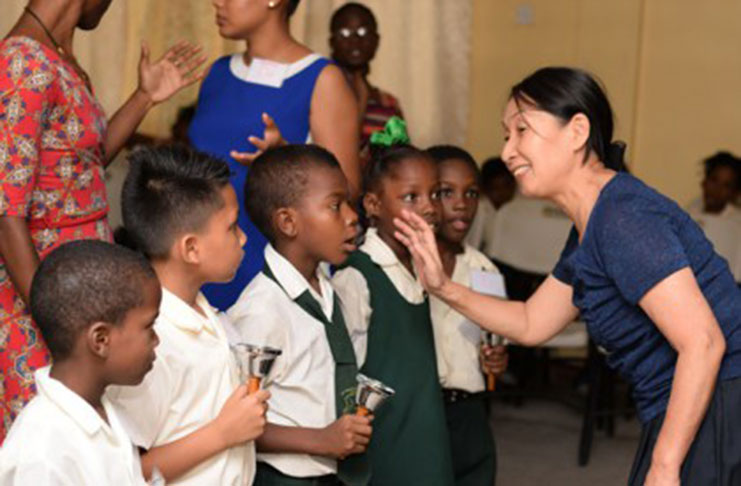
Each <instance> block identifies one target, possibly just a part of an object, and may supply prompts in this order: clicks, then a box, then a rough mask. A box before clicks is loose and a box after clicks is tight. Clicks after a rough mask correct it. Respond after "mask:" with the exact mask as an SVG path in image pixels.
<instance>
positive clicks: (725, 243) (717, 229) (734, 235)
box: [693, 214, 741, 282]
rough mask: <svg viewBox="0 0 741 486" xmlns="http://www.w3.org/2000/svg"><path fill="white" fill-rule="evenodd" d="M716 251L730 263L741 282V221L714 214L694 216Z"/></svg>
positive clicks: (737, 279) (738, 280)
mask: <svg viewBox="0 0 741 486" xmlns="http://www.w3.org/2000/svg"><path fill="white" fill-rule="evenodd" d="M693 216H694V218H695V221H697V224H699V225H700V227H701V228H702V229H703V231H704V232H705V236H707V238H708V240H710V242H711V243H712V244H713V247H714V248H715V251H716V252H718V254H719V255H720V256H722V257H723V258H725V259H726V260H727V261H728V265H729V266H730V267H731V271H732V272H733V274H734V277H735V278H736V281H737V282H741V221H739V220H738V219H735V218H727V217H722V216H716V215H712V214H701V215H697V214H694V215H693Z"/></svg>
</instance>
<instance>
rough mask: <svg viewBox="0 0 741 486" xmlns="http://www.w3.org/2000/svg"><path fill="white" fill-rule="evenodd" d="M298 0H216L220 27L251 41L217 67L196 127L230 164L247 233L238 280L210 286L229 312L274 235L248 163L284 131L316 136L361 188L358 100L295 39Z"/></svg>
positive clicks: (202, 140) (206, 84)
mask: <svg viewBox="0 0 741 486" xmlns="http://www.w3.org/2000/svg"><path fill="white" fill-rule="evenodd" d="M298 3H299V1H298V0H270V1H267V0H266V1H259V2H258V1H253V0H213V1H212V4H213V5H214V8H215V10H216V23H217V25H218V26H219V33H220V34H221V35H222V36H223V37H225V38H228V39H235V40H245V41H246V43H247V46H248V49H247V50H246V52H239V53H236V54H233V55H231V56H225V57H222V58H220V59H218V60H217V61H216V62H215V63H214V64H213V66H211V69H210V71H209V73H208V75H207V77H206V79H205V80H204V81H203V84H202V86H201V91H200V93H199V96H198V106H197V108H196V114H195V117H194V118H193V121H192V122H191V126H190V130H189V133H188V135H189V137H190V140H191V143H192V144H193V146H194V147H196V148H197V149H199V150H201V151H204V152H207V153H209V154H211V155H215V156H217V157H220V158H222V159H223V160H226V161H227V163H228V164H229V166H230V168H231V170H232V184H233V185H234V188H235V190H236V191H237V197H238V200H239V207H240V214H239V226H240V227H241V228H242V230H243V231H244V232H245V234H246V235H247V244H246V246H245V253H246V257H245V259H244V261H243V262H242V265H241V266H240V268H239V270H238V271H237V274H236V276H235V278H234V280H232V281H231V282H230V283H228V284H212V285H207V286H206V287H204V289H203V290H204V293H205V294H206V297H207V298H208V299H209V302H210V303H211V304H212V305H214V306H216V307H218V308H219V309H222V310H225V309H226V308H228V307H229V306H231V305H232V304H233V303H234V302H235V301H236V300H237V297H239V294H240V293H241V292H242V290H243V289H244V288H245V287H246V286H247V284H248V283H249V281H250V280H251V279H252V277H254V276H255V275H256V274H257V273H258V272H259V271H260V270H262V266H263V261H264V260H263V250H264V248H265V244H266V242H267V241H266V239H265V237H264V236H263V235H262V234H261V233H260V232H259V231H258V230H257V228H256V227H255V226H254V225H253V224H252V222H250V221H249V219H248V217H247V214H246V211H245V210H244V191H243V188H244V181H245V178H246V176H247V171H248V168H247V164H249V163H250V162H251V161H252V160H253V159H254V158H255V157H256V156H257V155H258V154H259V153H261V152H262V150H264V149H265V148H267V147H268V146H270V145H272V144H275V143H276V141H278V140H280V139H281V136H282V139H283V140H285V141H286V142H289V143H306V142H309V141H313V142H314V143H316V144H318V145H322V146H324V147H325V148H327V149H328V150H329V151H330V152H332V153H333V154H334V155H335V156H336V157H337V159H338V160H339V162H340V165H341V166H342V170H343V172H344V173H345V175H346V176H347V179H348V181H349V182H350V186H351V190H352V191H353V192H354V193H357V192H358V190H359V187H360V169H359V154H358V137H359V128H358V124H359V122H358V114H357V110H358V108H357V103H356V101H355V98H354V96H353V94H352V91H351V90H350V87H349V85H348V84H347V81H346V80H345V77H344V75H343V74H342V72H341V71H340V69H339V68H337V67H336V66H335V65H333V64H331V63H330V61H329V60H327V59H326V58H323V57H321V56H319V55H318V54H316V53H313V52H312V51H311V50H309V49H308V48H307V47H305V46H303V45H301V44H300V43H298V42H297V41H296V40H295V39H293V38H292V37H291V35H290V32H289V25H288V19H289V17H290V15H291V14H292V13H293V11H294V10H295V9H296V7H297V5H298ZM278 128H280V131H278ZM259 134H264V135H263V138H259V137H257V136H256V135H259Z"/></svg>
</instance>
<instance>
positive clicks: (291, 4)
mask: <svg viewBox="0 0 741 486" xmlns="http://www.w3.org/2000/svg"><path fill="white" fill-rule="evenodd" d="M300 1H301V0H288V9H287V10H286V13H287V14H288V17H289V18H290V17H291V15H293V14H294V12H296V9H297V8H298V4H299V2H300Z"/></svg>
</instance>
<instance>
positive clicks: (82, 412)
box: [34, 366, 115, 436]
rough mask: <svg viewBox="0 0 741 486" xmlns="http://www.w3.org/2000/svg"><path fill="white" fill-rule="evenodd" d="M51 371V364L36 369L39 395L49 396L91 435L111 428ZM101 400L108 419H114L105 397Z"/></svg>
mask: <svg viewBox="0 0 741 486" xmlns="http://www.w3.org/2000/svg"><path fill="white" fill-rule="evenodd" d="M50 371H51V366H45V367H44V368H40V369H38V370H36V372H35V373H34V376H35V378H36V387H37V389H38V391H39V395H41V396H43V397H45V398H47V399H48V400H50V401H51V402H52V403H54V404H55V405H56V406H57V407H59V408H60V409H61V410H62V411H63V412H64V413H65V414H67V415H68V416H69V417H70V418H71V419H72V420H74V421H75V423H77V425H79V426H80V428H81V429H82V430H84V431H85V433H86V434H88V435H90V436H92V435H95V434H96V433H97V432H98V431H99V430H101V429H103V430H110V427H108V424H106V423H105V421H104V420H103V418H102V417H101V416H100V415H99V414H98V412H96V411H95V409H94V408H93V407H92V405H90V404H89V403H88V402H86V401H85V400H84V399H83V398H82V397H81V396H80V395H78V394H77V393H75V392H73V391H72V390H70V389H69V388H67V386H66V385H65V384H64V383H62V382H61V381H59V380H56V379H54V378H52V377H51V376H50V375H49V372H50ZM101 400H102V402H103V407H104V408H105V411H106V414H107V415H108V417H109V418H108V420H112V418H111V416H112V414H113V413H115V412H113V411H112V408H111V406H110V404H109V403H108V402H107V400H106V398H105V397H102V399H101Z"/></svg>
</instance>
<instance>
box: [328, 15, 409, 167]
mask: <svg viewBox="0 0 741 486" xmlns="http://www.w3.org/2000/svg"><path fill="white" fill-rule="evenodd" d="M379 39H380V37H379V35H378V25H377V23H376V17H375V16H374V15H373V12H371V10H370V9H369V8H368V7H366V6H365V5H361V4H359V3H354V2H350V3H346V4H345V5H343V6H342V7H340V8H338V9H337V10H336V11H335V13H334V14H333V15H332V20H331V21H330V37H329V45H330V47H331V48H332V59H334V61H335V62H336V63H337V64H338V65H339V66H340V67H341V68H342V70H343V72H344V73H345V76H347V79H348V81H349V83H350V86H351V87H352V89H353V93H354V94H355V97H356V98H357V100H358V105H359V109H360V110H359V113H358V114H359V119H360V146H361V148H366V147H367V145H368V141H369V139H370V136H371V134H372V133H373V132H376V131H378V130H383V128H384V126H385V125H386V122H387V121H388V120H389V119H390V118H391V117H392V116H398V117H400V118H404V115H403V114H402V112H401V106H400V105H399V101H398V100H397V99H396V98H394V97H393V96H392V95H391V94H390V93H387V92H386V91H383V90H381V89H380V88H378V87H376V86H373V85H372V84H371V83H370V81H369V80H368V75H369V74H370V62H371V61H372V60H373V58H374V57H375V56H376V51H377V50H378V41H379ZM369 157H370V154H369V153H368V154H366V158H369Z"/></svg>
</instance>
